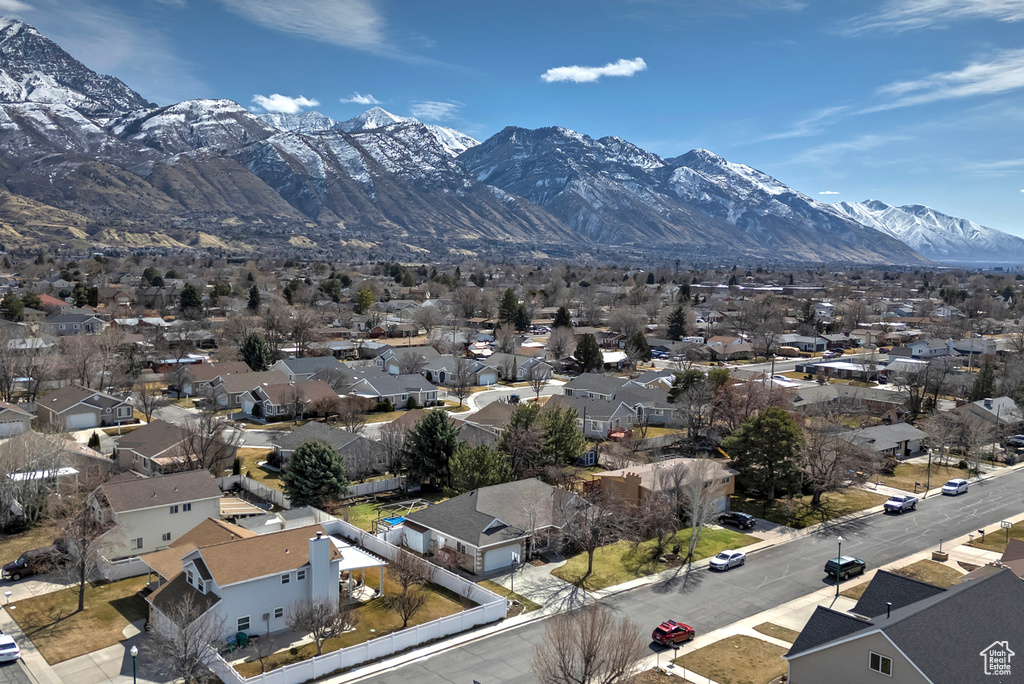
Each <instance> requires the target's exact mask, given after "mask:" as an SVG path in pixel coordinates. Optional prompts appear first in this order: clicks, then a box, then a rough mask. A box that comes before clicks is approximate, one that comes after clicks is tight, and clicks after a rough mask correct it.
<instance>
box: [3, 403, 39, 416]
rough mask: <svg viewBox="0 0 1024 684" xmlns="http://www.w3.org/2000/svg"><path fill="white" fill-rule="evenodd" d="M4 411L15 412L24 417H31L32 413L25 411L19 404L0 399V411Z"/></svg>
mask: <svg viewBox="0 0 1024 684" xmlns="http://www.w3.org/2000/svg"><path fill="white" fill-rule="evenodd" d="M5 411H10V412H11V413H15V414H17V415H19V416H22V417H26V418H31V417H32V414H31V413H29V412H28V411H26V410H25V409H23V408H21V407H19V406H15V405H14V404H8V403H7V402H6V401H0V413H3V412H5Z"/></svg>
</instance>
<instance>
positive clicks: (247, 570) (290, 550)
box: [197, 525, 341, 587]
mask: <svg viewBox="0 0 1024 684" xmlns="http://www.w3.org/2000/svg"><path fill="white" fill-rule="evenodd" d="M317 532H324V536H327V533H326V532H325V531H324V528H323V527H322V526H320V525H310V526H308V527H296V528H295V529H291V530H281V531H280V532H270V533H268V534H258V535H256V536H254V537H249V538H247V539H236V540H234V541H228V542H224V543H221V544H213V545H212V546H205V547H203V548H201V549H197V552H198V553H199V554H200V556H202V559H203V561H204V562H205V563H206V567H207V568H209V570H210V574H211V575H212V576H213V579H214V581H216V582H217V584H218V585H219V586H221V587H223V586H227V585H229V584H237V583H238V582H244V581H246V580H251V579H255V578H257V577H265V576H267V575H273V574H275V573H278V572H288V571H289V570H295V569H296V568H301V567H302V566H304V565H306V564H307V563H309V540H310V539H311V538H312V537H315V536H316V533H317ZM339 558H341V552H340V551H339V550H338V549H337V547H336V546H335V545H334V544H331V556H330V559H331V560H338V559H339Z"/></svg>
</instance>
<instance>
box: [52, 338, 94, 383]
mask: <svg viewBox="0 0 1024 684" xmlns="http://www.w3.org/2000/svg"><path fill="white" fill-rule="evenodd" d="M60 355H61V358H62V359H63V361H64V368H65V369H66V370H67V372H68V374H69V376H70V377H69V379H70V380H71V381H73V382H77V383H78V384H80V385H82V386H83V387H92V381H93V380H94V379H95V377H96V370H97V366H98V362H99V352H98V350H97V348H96V343H95V342H94V341H93V339H92V336H91V335H85V334H81V335H68V336H66V337H62V338H60Z"/></svg>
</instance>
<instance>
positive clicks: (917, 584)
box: [851, 570, 945, 618]
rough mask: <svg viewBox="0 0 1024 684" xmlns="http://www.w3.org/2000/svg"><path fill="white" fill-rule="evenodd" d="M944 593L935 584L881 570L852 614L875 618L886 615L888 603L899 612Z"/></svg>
mask: <svg viewBox="0 0 1024 684" xmlns="http://www.w3.org/2000/svg"><path fill="white" fill-rule="evenodd" d="M944 591H945V589H943V588H942V587H937V586H935V585H934V584H928V583H927V582H921V581H918V580H916V579H911V578H910V577H903V576H902V575H895V574H893V573H891V572H887V571H885V570H879V571H878V572H877V573H875V576H874V578H873V579H872V580H871V583H870V584H868V588H867V589H865V590H864V594H863V595H862V596H861V597H860V600H859V601H857V605H856V606H854V607H853V610H852V611H851V612H853V613H856V614H857V615H863V616H864V617H868V618H873V617H876V616H878V615H885V613H886V610H887V608H888V607H887V606H886V605H885V604H886V602H887V601H888V602H890V603H892V607H893V610H897V609H899V608H904V607H906V606H909V605H910V604H912V603H916V602H917V601H920V600H921V599H926V598H929V597H930V596H934V595H935V594H941V593H942V592H944Z"/></svg>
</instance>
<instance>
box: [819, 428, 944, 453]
mask: <svg viewBox="0 0 1024 684" xmlns="http://www.w3.org/2000/svg"><path fill="white" fill-rule="evenodd" d="M839 437H840V438H841V439H844V440H846V441H847V442H849V443H850V444H855V445H857V446H863V447H867V448H869V449H871V450H872V451H886V450H888V449H895V448H897V447H899V445H900V444H901V443H903V442H910V441H913V440H916V439H926V438H927V437H928V433H927V432H925V431H924V430H920V429H918V428H916V427H914V426H913V425H910V424H908V423H892V424H891V425H876V426H874V427H869V428H862V429H860V430H852V431H850V432H842V433H840V434H839Z"/></svg>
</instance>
